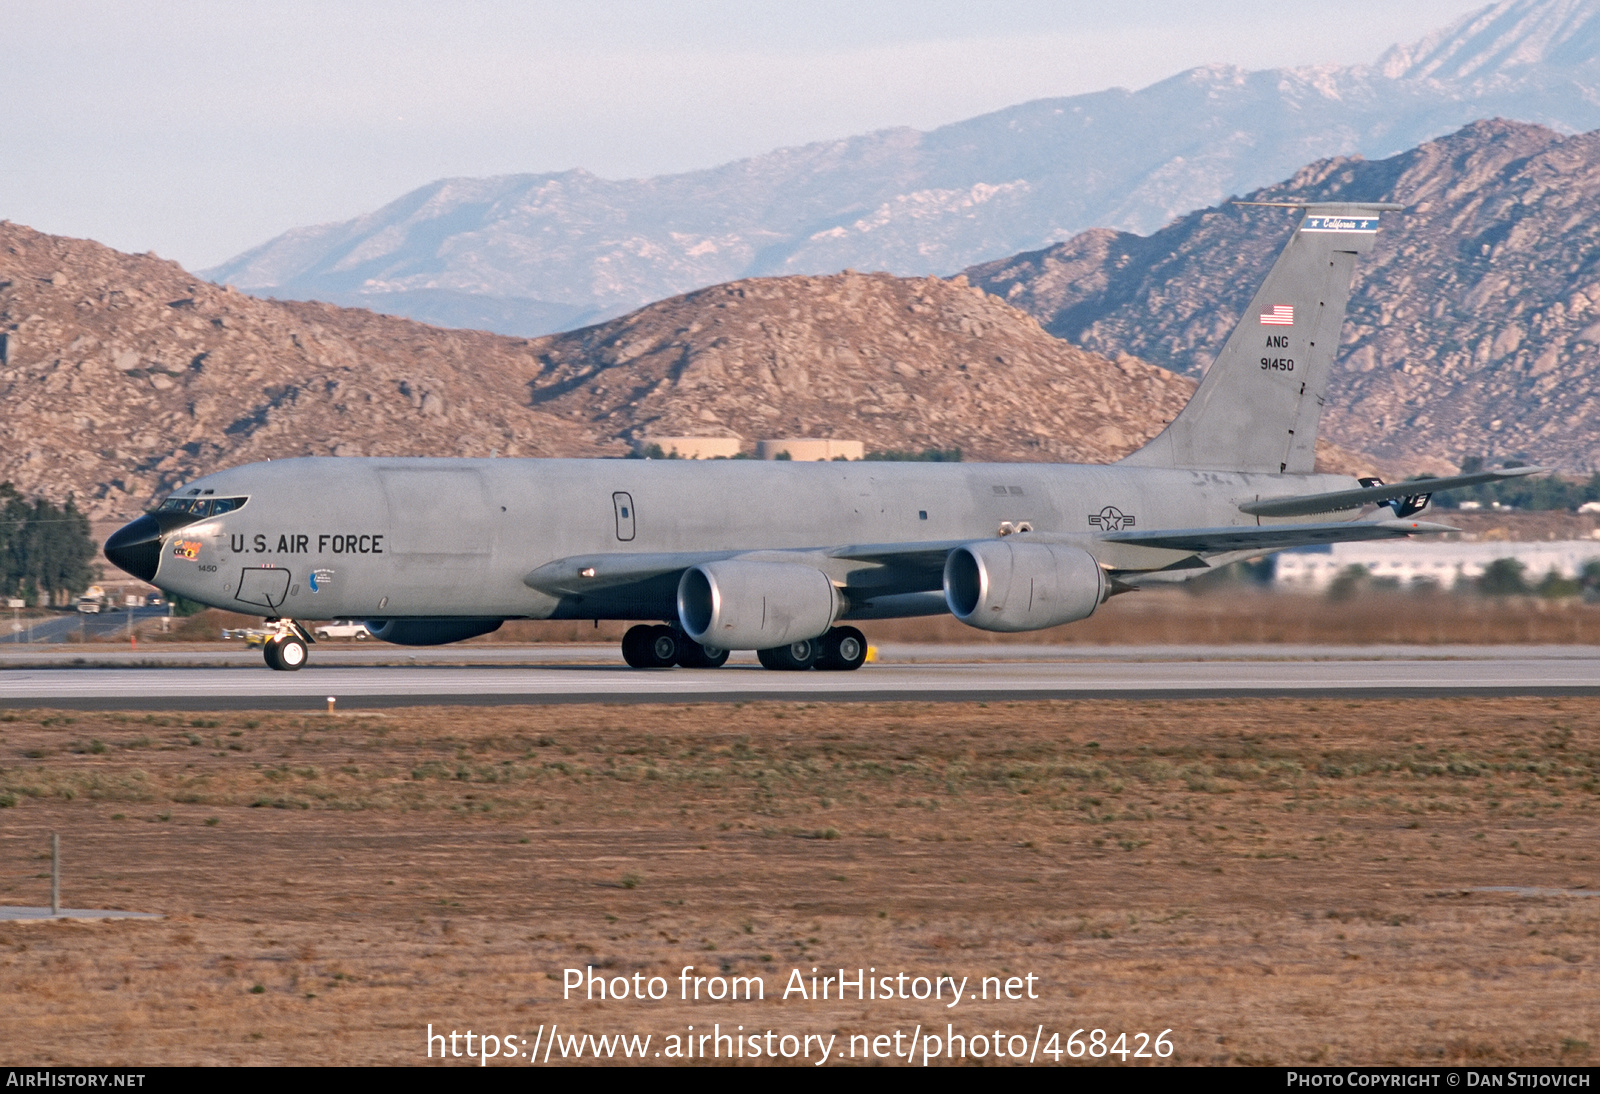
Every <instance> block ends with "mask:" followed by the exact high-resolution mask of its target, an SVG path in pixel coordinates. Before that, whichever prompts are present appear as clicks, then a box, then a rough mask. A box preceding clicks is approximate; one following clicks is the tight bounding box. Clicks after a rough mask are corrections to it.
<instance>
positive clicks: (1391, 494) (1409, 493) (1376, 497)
mask: <svg viewBox="0 0 1600 1094" xmlns="http://www.w3.org/2000/svg"><path fill="white" fill-rule="evenodd" d="M1546 470H1549V469H1548V468H1544V467H1508V468H1505V469H1504V470H1501V471H1477V472H1474V473H1473V474H1470V475H1451V476H1449V477H1447V478H1442V479H1412V480H1411V481H1409V482H1392V483H1388V484H1386V485H1383V486H1363V487H1361V488H1360V489H1357V490H1335V491H1333V492H1332V493H1328V494H1300V495H1298V496H1296V497H1290V498H1262V499H1260V500H1259V501H1247V502H1245V503H1244V504H1242V505H1240V506H1239V510H1240V512H1243V513H1249V514H1250V515H1251V516H1256V517H1307V516H1311V515H1312V514H1314V513H1336V512H1338V511H1340V510H1341V509H1360V508H1361V507H1362V506H1363V505H1382V504H1383V503H1384V502H1386V501H1396V500H1398V499H1401V498H1410V497H1417V496H1419V495H1423V494H1437V493H1439V492H1440V491H1441V490H1459V489H1461V488H1462V487H1464V486H1476V485H1478V484H1479V483H1483V482H1497V481H1499V480H1501V479H1515V478H1520V477H1521V476H1523V475H1537V474H1539V473H1540V472H1542V471H1546Z"/></svg>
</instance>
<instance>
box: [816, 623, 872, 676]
mask: <svg viewBox="0 0 1600 1094" xmlns="http://www.w3.org/2000/svg"><path fill="white" fill-rule="evenodd" d="M818 645H819V646H820V647H821V648H820V649H819V650H818V651H817V668H819V669H822V670H824V671H825V672H854V671H855V670H856V669H858V668H860V667H861V666H862V665H864V664H865V663H866V660H867V636H866V635H864V634H862V633H861V632H860V631H858V630H856V629H855V628H854V627H835V628H833V630H831V631H829V632H828V633H827V634H825V635H823V636H822V638H821V639H819V640H818Z"/></svg>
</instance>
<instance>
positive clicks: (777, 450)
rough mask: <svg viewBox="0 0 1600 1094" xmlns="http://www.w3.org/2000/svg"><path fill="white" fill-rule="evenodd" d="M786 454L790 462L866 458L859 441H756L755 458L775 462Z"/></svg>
mask: <svg viewBox="0 0 1600 1094" xmlns="http://www.w3.org/2000/svg"><path fill="white" fill-rule="evenodd" d="M784 452H787V453H788V454H789V458H790V459H791V460H859V459H862V458H863V457H865V456H866V454H867V452H866V446H865V445H863V444H862V443H861V442H860V441H835V440H831V439H828V438H812V437H791V438H789V439H787V440H781V441H757V442H756V457H757V458H758V459H763V460H775V459H777V458H778V456H779V455H780V454H781V453H784Z"/></svg>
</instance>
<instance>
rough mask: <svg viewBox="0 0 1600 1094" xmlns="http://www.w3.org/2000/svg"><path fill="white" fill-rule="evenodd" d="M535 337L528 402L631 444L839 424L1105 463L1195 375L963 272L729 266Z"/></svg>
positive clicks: (1151, 429) (1172, 409) (1160, 418)
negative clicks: (1105, 341)
mask: <svg viewBox="0 0 1600 1094" xmlns="http://www.w3.org/2000/svg"><path fill="white" fill-rule="evenodd" d="M531 348H532V349H533V352H535V353H536V354H537V356H538V358H539V361H540V363H541V369H540V372H539V374H538V375H537V376H536V377H535V378H534V379H533V380H532V382H531V383H530V385H529V386H530V397H531V400H532V402H533V404H534V405H535V406H537V407H539V408H540V409H541V410H544V411H547V412H549V413H553V414H557V415H560V416H562V417H564V418H570V419H571V420H573V421H575V422H594V423H598V422H605V423H607V426H608V428H610V429H612V430H614V431H615V432H616V435H618V436H621V437H624V438H627V439H629V440H630V441H633V442H635V443H640V442H644V441H645V440H646V439H647V438H649V437H651V436H684V435H690V436H735V437H740V438H742V439H744V440H747V441H753V440H755V439H757V438H762V437H770V438H777V437H838V438H843V439H852V440H866V441H867V442H868V448H869V449H878V450H888V449H897V450H901V451H921V450H923V449H927V448H941V449H948V448H960V449H961V451H962V453H963V454H964V456H965V458H967V459H977V460H1016V459H1024V460H1047V461H1062V462H1082V463H1100V462H1105V461H1106V460H1108V459H1113V458H1116V457H1119V456H1121V455H1124V454H1126V453H1127V452H1130V451H1132V450H1133V449H1134V448H1136V447H1138V446H1139V445H1140V444H1142V443H1144V441H1145V440H1147V439H1148V438H1149V437H1151V436H1154V435H1155V434H1156V433H1157V432H1159V431H1160V429H1161V427H1162V425H1163V424H1164V423H1165V422H1166V421H1169V420H1170V419H1171V418H1172V417H1173V415H1174V414H1176V413H1177V411H1178V410H1179V409H1181V408H1182V406H1183V404H1184V403H1185V402H1187V401H1188V398H1189V395H1190V394H1191V393H1192V392H1193V390H1194V385H1193V382H1192V381H1189V380H1185V379H1183V378H1181V377H1177V376H1174V375H1172V374H1171V373H1170V372H1167V371H1165V370H1163V369H1158V368H1154V367H1152V366H1150V365H1147V364H1145V363H1144V362H1142V361H1138V360H1136V359H1134V358H1132V357H1127V356H1119V357H1117V358H1116V359H1115V360H1114V361H1113V360H1109V359H1107V358H1106V357H1102V356H1098V355H1094V354H1087V353H1084V352H1083V351H1082V350H1080V349H1078V348H1077V347H1076V346H1073V345H1071V344H1069V343H1067V342H1063V341H1061V340H1060V339H1057V338H1053V337H1051V336H1050V335H1048V334H1046V333H1045V332H1044V331H1043V330H1041V329H1040V327H1039V325H1038V323H1037V322H1035V321H1034V320H1033V318H1032V317H1030V316H1028V315H1026V314H1025V313H1023V312H1021V311H1018V310H1017V309H1016V308H1013V307H1011V306H1010V305H1008V304H1006V303H1005V302H1003V301H1001V300H999V299H997V298H996V297H993V296H990V295H988V294H986V293H984V292H983V291H981V290H979V289H975V288H971V287H969V286H968V285H967V283H966V280H965V278H957V279H955V280H953V281H944V280H940V279H939V278H933V277H930V278H897V277H893V276H891V275H889V274H882V273H880V274H858V273H853V272H846V273H843V274H836V275H833V276H831V277H783V278H766V279H756V280H745V281H735V282H732V283H729V284H726V285H718V286H716V287H714V288H710V289H702V290H701V291H699V292H696V293H691V294H689V295H687V296H681V297H676V298H674V299H672V300H666V301H662V302H661V303H659V304H652V305H651V306H649V307H647V308H643V309H641V310H639V311H636V312H634V313H633V314H631V315H629V316H626V317H624V318H622V319H616V320H612V321H611V322H609V323H603V324H600V325H599V326H595V327H590V328H587V329H585V330H580V331H574V332H572V333H570V334H562V335H555V336H552V337H547V338H544V339H540V340H538V341H536V342H534V343H531Z"/></svg>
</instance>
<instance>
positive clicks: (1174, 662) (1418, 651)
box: [0, 644, 1600, 711]
mask: <svg viewBox="0 0 1600 1094" xmlns="http://www.w3.org/2000/svg"><path fill="white" fill-rule="evenodd" d="M1223 658H1226V659H1223ZM74 660H76V661H78V662H79V663H77V664H73V663H71V662H72V661H74ZM1508 695H1542V696H1600V648H1596V647H1592V646H1547V647H1518V646H1481V647H1472V646H1452V647H1364V648H1356V647H1311V646H1302V647H1270V646H1269V647H1243V648H1241V647H1220V648H1217V649H1198V648H1192V647H1190V648H1184V647H1131V646H1130V647H1081V646H1079V647H1062V646H1053V647H1052V646H1025V647H1018V646H959V647H949V646H923V647H915V646H904V647H899V646H890V647H885V648H884V649H883V650H882V651H880V660H879V661H878V662H877V663H875V664H870V665H867V666H864V667H863V668H862V669H860V670H859V671H857V672H842V673H841V672H815V671H812V672H769V671H767V670H765V669H762V668H760V667H759V666H757V665H756V664H755V662H754V659H753V657H748V656H747V655H736V657H735V659H734V660H733V661H730V662H729V664H728V665H727V666H725V667H723V668H720V669H710V670H687V669H666V670H655V671H638V670H633V669H628V668H625V667H623V666H622V665H621V664H620V663H619V659H618V656H617V654H616V651H615V649H614V648H613V647H610V646H554V645H552V646H531V647H497V646H488V645H486V646H472V647H457V648H454V649H447V650H423V651H409V650H397V649H396V648H395V647H380V646H367V645H365V644H363V646H362V647H359V648H357V647H338V648H318V649H317V651H316V653H315V654H314V660H313V662H312V664H311V665H310V666H309V667H307V668H305V669H303V670H301V671H299V672H273V671H271V670H269V669H267V668H266V667H265V666H264V665H262V664H261V663H260V655H259V653H258V652H256V651H253V650H252V651H248V652H246V651H242V650H240V651H237V652H234V651H233V650H231V649H226V648H225V649H223V650H220V651H219V650H187V651H170V652H159V651H156V650H153V649H152V650H141V651H132V650H104V651H95V650H93V648H92V647H83V648H82V652H80V653H78V654H76V656H75V657H74V658H71V659H69V660H68V661H67V662H66V663H63V662H62V660H61V658H60V657H59V656H58V657H57V658H56V660H55V661H54V662H46V661H36V660H31V659H29V658H27V657H24V656H23V654H22V653H21V652H18V653H17V654H15V655H11V656H6V655H0V707H11V708H19V707H59V708H74V709H98V710H108V709H114V710H261V709H290V710H293V709H302V710H312V709H319V710H320V709H325V708H326V704H327V700H328V699H329V698H330V697H332V698H336V699H337V700H338V706H337V709H339V710H342V711H350V710H361V709H371V708H375V707H392V706H423V705H435V704H444V705H463V706H483V705H505V704H525V703H683V702H697V703H698V702H749V701H753V700H762V699H766V700H788V701H803V702H881V701H895V700H902V701H978V702H1004V701H1008V700H1010V701H1015V700H1026V699H1088V698H1106V699H1112V698H1115V699H1194V698H1244V697H1269V696H1298V697H1306V698H1309V697H1314V696H1330V697H1332V696H1341V697H1346V698H1360V697H1367V698H1408V697H1412V698H1421V697H1451V696H1484V697H1488V696H1508Z"/></svg>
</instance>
